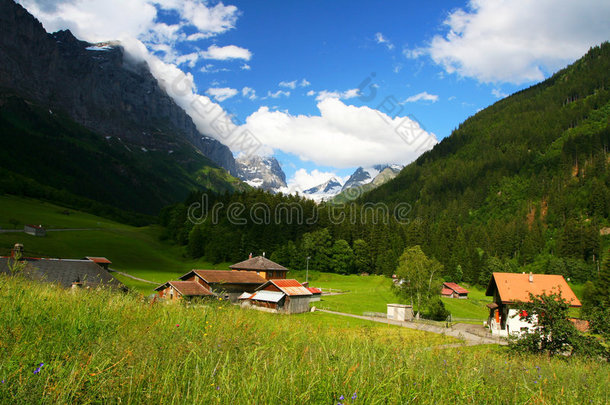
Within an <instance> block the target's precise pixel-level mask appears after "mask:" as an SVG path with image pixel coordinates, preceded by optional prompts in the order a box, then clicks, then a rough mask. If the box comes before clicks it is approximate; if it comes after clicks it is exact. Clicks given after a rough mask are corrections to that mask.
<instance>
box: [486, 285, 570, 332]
mask: <svg viewBox="0 0 610 405" xmlns="http://www.w3.org/2000/svg"><path fill="white" fill-rule="evenodd" d="M559 292H561V296H562V297H563V298H564V299H565V300H566V301H568V302H569V303H570V305H571V306H572V307H580V306H581V304H580V301H579V300H578V298H576V295H574V292H573V291H572V289H571V288H570V286H569V285H568V283H567V282H566V280H565V279H564V278H563V276H560V275H554V274H532V273H530V274H519V273H493V274H492V276H491V279H490V280H489V284H488V285H487V291H486V292H485V295H487V296H489V297H493V302H492V303H490V304H487V308H489V319H488V321H487V323H488V325H489V327H490V329H491V333H492V334H494V335H499V336H508V335H518V334H521V333H523V332H527V331H530V330H531V329H533V328H534V326H535V325H533V324H531V323H529V322H525V321H524V320H522V317H521V316H520V314H519V313H518V310H517V309H516V308H514V304H516V303H518V302H528V301H529V300H530V297H529V294H530V293H532V294H534V295H541V294H553V293H559Z"/></svg>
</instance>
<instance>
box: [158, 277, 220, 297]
mask: <svg viewBox="0 0 610 405" xmlns="http://www.w3.org/2000/svg"><path fill="white" fill-rule="evenodd" d="M155 291H157V292H158V294H159V297H160V298H165V299H167V300H170V301H175V300H179V299H190V298H193V297H214V296H215V295H214V294H213V293H212V292H211V291H210V290H208V289H207V288H205V287H204V286H203V285H201V284H200V283H198V282H196V281H168V282H167V283H165V284H162V285H160V286H159V287H157V288H155Z"/></svg>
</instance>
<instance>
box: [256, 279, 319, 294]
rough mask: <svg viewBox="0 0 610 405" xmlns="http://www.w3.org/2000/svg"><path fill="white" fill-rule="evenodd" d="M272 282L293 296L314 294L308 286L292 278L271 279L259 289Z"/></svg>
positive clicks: (259, 288)
mask: <svg viewBox="0 0 610 405" xmlns="http://www.w3.org/2000/svg"><path fill="white" fill-rule="evenodd" d="M270 284H273V285H275V286H276V287H277V288H279V289H280V291H282V292H283V293H285V294H286V295H289V296H292V297H295V296H301V295H312V294H311V292H310V291H309V290H308V289H307V288H305V287H303V285H302V284H301V283H299V282H298V281H297V280H293V279H290V278H289V279H285V280H269V281H267V282H266V283H265V284H263V285H262V286H260V287H258V288H257V290H259V291H260V290H262V289H264V288H265V287H266V286H268V285H270Z"/></svg>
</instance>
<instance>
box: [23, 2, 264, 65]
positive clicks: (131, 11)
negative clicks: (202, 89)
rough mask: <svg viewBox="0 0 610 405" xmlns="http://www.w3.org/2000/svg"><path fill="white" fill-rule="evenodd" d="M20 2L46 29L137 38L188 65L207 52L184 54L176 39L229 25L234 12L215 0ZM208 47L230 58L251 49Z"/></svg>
mask: <svg viewBox="0 0 610 405" xmlns="http://www.w3.org/2000/svg"><path fill="white" fill-rule="evenodd" d="M20 3H21V4H22V5H23V6H24V7H26V8H27V9H28V11H30V12H31V13H32V14H33V15H34V16H35V17H36V18H38V19H39V20H40V21H41V22H42V23H43V25H44V27H45V29H46V30H47V31H49V32H54V31H57V30H60V29H70V30H71V31H72V33H74V35H75V36H76V37H77V38H79V39H83V40H85V41H89V42H101V41H108V40H125V39H138V40H140V41H142V42H143V43H144V44H145V45H146V46H147V47H148V49H149V50H152V51H154V52H155V53H156V54H157V55H158V56H160V57H161V58H162V59H163V60H164V61H165V62H167V63H174V64H178V65H180V64H183V63H187V64H188V66H189V67H191V68H192V67H194V66H195V64H196V63H197V62H198V60H199V58H200V57H203V56H204V55H208V53H188V54H183V53H182V52H181V51H179V49H181V48H179V47H177V46H176V45H177V44H179V43H182V42H189V41H195V40H199V39H203V38H210V37H213V36H216V35H219V34H222V33H224V32H226V31H228V30H231V29H233V28H234V27H235V23H236V21H237V18H238V16H239V10H238V9H237V7H235V6H232V5H228V6H225V5H224V4H223V3H222V2H220V3H217V4H216V5H214V6H209V7H208V6H207V5H206V3H205V2H201V1H199V0H129V1H124V0H105V1H98V0H78V1H76V0H58V1H53V2H51V1H48V0H21V1H20ZM158 10H163V11H167V12H172V13H174V14H175V15H176V16H177V21H176V22H175V23H173V24H167V23H162V22H159V20H158ZM193 30H196V32H192V31H193ZM187 32H188V34H187ZM231 47H234V48H236V49H233V48H231ZM225 48H227V47H225ZM208 52H210V55H212V56H213V55H219V56H223V55H229V56H231V55H232V53H231V52H233V54H235V55H236V56H235V58H242V59H243V57H244V56H247V59H249V58H250V57H251V56H252V54H251V53H250V51H248V50H244V49H243V48H239V47H236V46H234V45H231V46H230V47H228V49H224V48H220V50H216V49H212V50H211V51H210V49H208ZM214 59H220V58H214ZM223 59H227V58H223Z"/></svg>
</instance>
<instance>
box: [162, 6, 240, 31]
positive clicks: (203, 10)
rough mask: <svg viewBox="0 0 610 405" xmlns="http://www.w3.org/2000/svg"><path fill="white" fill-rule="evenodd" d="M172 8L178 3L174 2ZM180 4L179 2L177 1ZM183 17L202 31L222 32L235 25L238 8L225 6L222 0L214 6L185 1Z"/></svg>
mask: <svg viewBox="0 0 610 405" xmlns="http://www.w3.org/2000/svg"><path fill="white" fill-rule="evenodd" d="M172 3H173V4H172V6H174V7H171V8H172V9H174V8H175V5H176V3H175V2H172ZM177 3H178V4H179V2H177ZM182 3H183V8H182V13H181V14H182V17H184V18H186V19H187V20H188V22H189V23H191V24H192V25H194V26H195V27H197V29H198V30H199V32H200V33H209V34H221V33H223V32H225V31H228V30H230V29H232V28H234V27H235V22H236V21H237V16H238V10H237V7H235V6H225V5H224V4H222V2H220V3H218V4H216V5H215V6H214V7H207V6H206V5H205V4H204V3H202V2H199V1H194V0H186V1H183V2H182Z"/></svg>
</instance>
